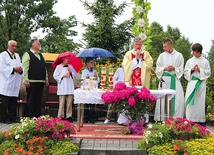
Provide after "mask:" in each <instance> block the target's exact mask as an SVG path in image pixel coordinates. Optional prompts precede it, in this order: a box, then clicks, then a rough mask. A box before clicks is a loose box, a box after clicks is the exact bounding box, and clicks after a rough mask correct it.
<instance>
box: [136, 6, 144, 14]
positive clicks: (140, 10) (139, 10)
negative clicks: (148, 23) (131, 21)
mask: <svg viewBox="0 0 214 155" xmlns="http://www.w3.org/2000/svg"><path fill="white" fill-rule="evenodd" d="M136 11H137V13H139V14H140V13H141V12H143V8H142V7H141V6H137V7H136Z"/></svg>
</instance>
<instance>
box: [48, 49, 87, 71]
mask: <svg viewBox="0 0 214 155" xmlns="http://www.w3.org/2000/svg"><path fill="white" fill-rule="evenodd" d="M68 56H69V57H70V60H69V62H68V63H69V64H70V65H72V66H73V68H74V69H75V71H76V72H79V71H80V69H81V68H82V67H83V63H82V61H81V59H80V58H78V57H76V54H74V53H72V52H70V51H67V52H63V53H60V54H59V55H58V57H57V58H56V60H54V62H53V63H52V67H53V68H54V69H55V68H56V66H57V65H59V64H60V63H62V58H63V57H68Z"/></svg>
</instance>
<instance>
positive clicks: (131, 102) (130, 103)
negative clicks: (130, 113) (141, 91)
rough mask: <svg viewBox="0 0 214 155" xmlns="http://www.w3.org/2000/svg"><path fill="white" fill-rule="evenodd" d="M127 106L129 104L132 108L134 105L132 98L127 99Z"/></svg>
mask: <svg viewBox="0 0 214 155" xmlns="http://www.w3.org/2000/svg"><path fill="white" fill-rule="evenodd" d="M128 104H129V106H131V107H133V106H134V105H135V104H136V101H135V99H134V98H129V99H128Z"/></svg>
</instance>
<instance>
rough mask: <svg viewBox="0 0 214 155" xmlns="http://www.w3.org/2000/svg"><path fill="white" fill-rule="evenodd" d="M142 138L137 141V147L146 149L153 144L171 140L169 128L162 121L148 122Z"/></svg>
mask: <svg viewBox="0 0 214 155" xmlns="http://www.w3.org/2000/svg"><path fill="white" fill-rule="evenodd" d="M143 135H144V139H142V140H141V141H140V142H139V143H138V148H140V149H145V150H147V149H148V148H151V147H153V146H154V145H162V144H165V143H167V142H171V140H172V132H171V129H170V128H169V127H168V126H166V125H165V124H163V123H158V122H155V123H154V124H151V123H149V124H148V125H147V128H146V130H144V133H143Z"/></svg>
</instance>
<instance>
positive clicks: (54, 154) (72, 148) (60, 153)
mask: <svg viewBox="0 0 214 155" xmlns="http://www.w3.org/2000/svg"><path fill="white" fill-rule="evenodd" d="M62 148H63V149H62ZM78 151H79V147H78V146H76V145H75V144H73V143H71V142H70V141H58V142H57V143H56V144H54V145H53V146H52V148H51V149H50V152H49V155H64V154H67V153H72V152H78Z"/></svg>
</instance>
